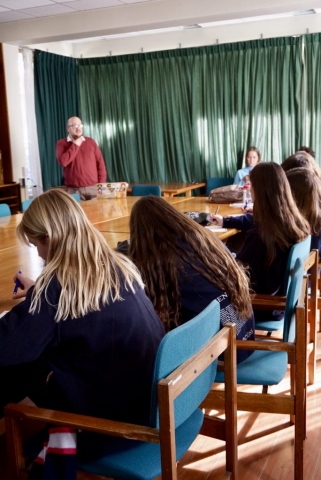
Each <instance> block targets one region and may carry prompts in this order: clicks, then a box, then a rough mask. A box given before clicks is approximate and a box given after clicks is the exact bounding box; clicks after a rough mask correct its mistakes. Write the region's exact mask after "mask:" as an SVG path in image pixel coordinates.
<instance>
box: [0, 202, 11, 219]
mask: <svg viewBox="0 0 321 480" xmlns="http://www.w3.org/2000/svg"><path fill="white" fill-rule="evenodd" d="M9 215H11V210H10V208H9V205H7V204H6V203H0V217H8V216H9Z"/></svg>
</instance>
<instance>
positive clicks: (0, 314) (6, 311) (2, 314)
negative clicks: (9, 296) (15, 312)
mask: <svg viewBox="0 0 321 480" xmlns="http://www.w3.org/2000/svg"><path fill="white" fill-rule="evenodd" d="M8 312H9V310H5V311H4V312H2V313H0V318H2V317H3V316H4V315H5V314H6V313H8Z"/></svg>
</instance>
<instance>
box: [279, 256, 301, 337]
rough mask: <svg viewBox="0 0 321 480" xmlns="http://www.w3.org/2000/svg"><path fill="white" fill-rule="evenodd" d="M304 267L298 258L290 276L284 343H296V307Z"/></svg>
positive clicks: (285, 313)
mask: <svg viewBox="0 0 321 480" xmlns="http://www.w3.org/2000/svg"><path fill="white" fill-rule="evenodd" d="M303 273H304V265H303V261H302V259H301V258H297V259H296V261H295V264H294V268H293V269H292V271H291V274H290V284H289V288H288V293H287V297H286V306H285V312H284V328H283V341H284V342H294V341H295V335H296V331H295V330H296V329H295V322H296V320H295V307H296V305H297V303H298V300H299V297H300V294H301V290H302V282H303Z"/></svg>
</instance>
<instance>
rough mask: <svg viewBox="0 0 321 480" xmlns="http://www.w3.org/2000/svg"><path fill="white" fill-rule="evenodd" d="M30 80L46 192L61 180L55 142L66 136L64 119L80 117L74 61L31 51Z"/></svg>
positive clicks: (76, 73)
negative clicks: (32, 72) (33, 82)
mask: <svg viewBox="0 0 321 480" xmlns="http://www.w3.org/2000/svg"><path fill="white" fill-rule="evenodd" d="M34 81H35V110H36V118H37V131H38V142H39V154H40V163H41V171H42V182H43V188H44V190H48V189H49V188H51V187H54V186H57V185H61V184H62V181H63V178H62V168H61V167H60V165H59V164H58V162H57V160H56V154H55V147H56V142H57V140H59V139H60V138H63V137H66V136H67V132H66V122H67V120H68V118H70V117H72V116H79V114H80V113H79V81H78V68H77V60H75V59H73V58H69V57H63V56H61V55H54V54H51V53H47V52H42V51H40V50H35V52H34Z"/></svg>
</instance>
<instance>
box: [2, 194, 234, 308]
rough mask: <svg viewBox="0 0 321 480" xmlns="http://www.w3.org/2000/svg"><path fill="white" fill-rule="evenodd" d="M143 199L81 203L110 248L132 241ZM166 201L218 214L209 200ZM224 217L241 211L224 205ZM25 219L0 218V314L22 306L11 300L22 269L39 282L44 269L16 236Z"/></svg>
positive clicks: (182, 208)
mask: <svg viewBox="0 0 321 480" xmlns="http://www.w3.org/2000/svg"><path fill="white" fill-rule="evenodd" d="M139 198H140V197H127V198H123V199H104V200H96V199H95V200H88V201H86V202H81V206H82V208H83V209H84V211H85V213H86V215H87V216H88V218H89V220H90V221H91V222H92V223H93V224H94V225H95V226H96V228H97V229H98V230H100V231H101V233H102V234H103V236H104V237H105V238H106V240H107V241H108V243H109V245H110V246H111V248H115V247H116V246H117V243H118V242H119V241H123V240H126V239H127V238H129V217H130V212H131V209H132V207H133V205H134V204H135V203H136V202H137V200H139ZM166 201H168V202H169V203H171V204H173V205H174V206H175V208H177V209H178V210H180V211H182V212H186V211H202V212H208V213H210V212H215V210H216V207H217V205H216V204H213V203H209V202H208V200H207V198H206V197H193V198H186V197H172V198H171V197H167V198H166ZM220 213H221V214H223V215H231V214H234V213H235V214H239V213H241V209H234V208H231V207H229V206H228V205H221V207H220ZM21 219H22V214H17V215H12V216H11V217H2V218H0V265H1V269H0V313H1V312H3V311H4V310H9V309H10V308H12V307H13V306H14V305H16V304H17V303H19V300H14V299H12V291H13V276H14V274H15V273H16V272H17V271H18V270H21V271H22V272H23V274H24V275H26V276H28V277H30V278H33V279H36V278H37V277H38V276H39V274H40V273H41V271H42V269H43V260H42V259H41V258H40V257H39V256H38V252H37V249H36V248H35V247H33V246H28V245H24V244H22V243H21V242H20V241H19V240H18V239H17V237H16V227H17V225H18V224H19V223H20V221H21ZM235 233H236V230H234V229H230V230H228V231H227V232H225V233H218V236H219V237H220V238H221V239H222V240H224V239H225V238H227V237H229V236H231V235H234V234H235Z"/></svg>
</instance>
